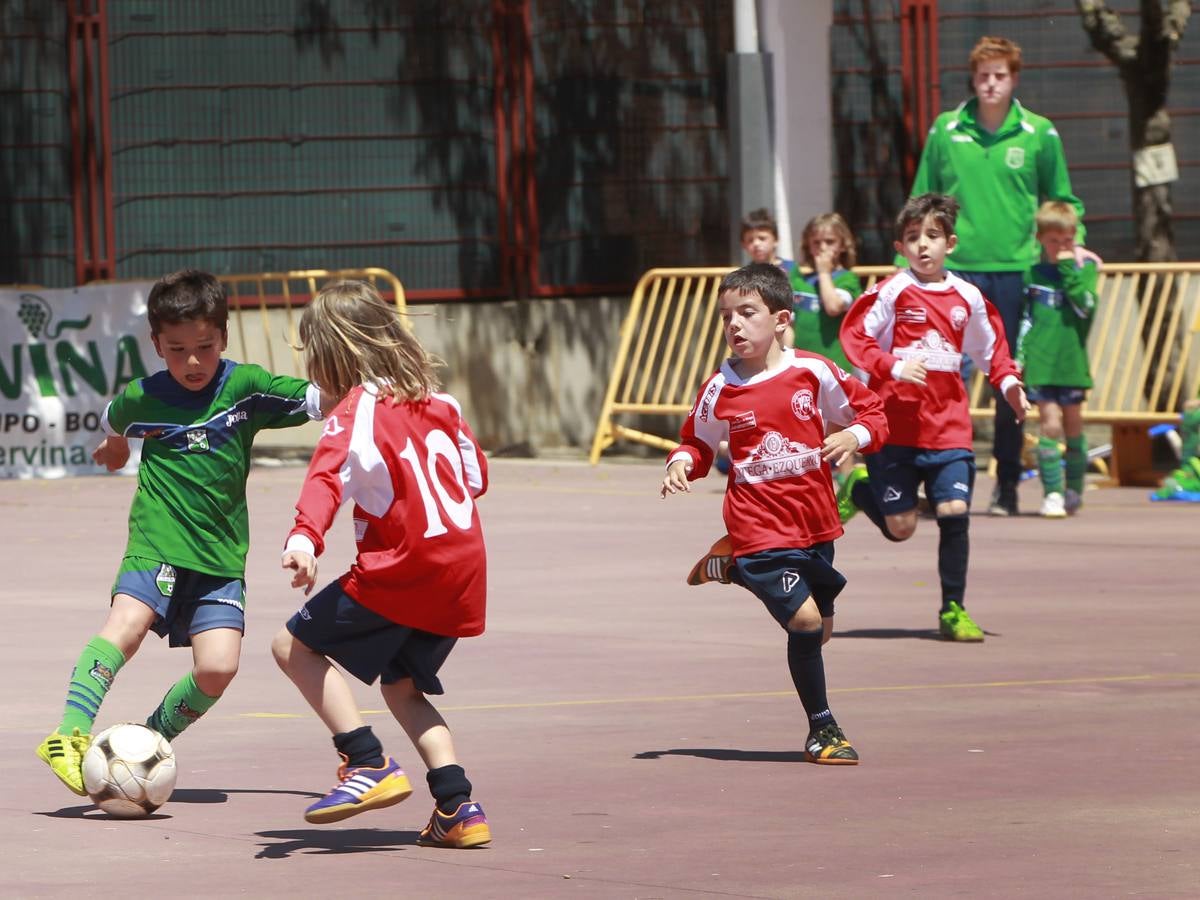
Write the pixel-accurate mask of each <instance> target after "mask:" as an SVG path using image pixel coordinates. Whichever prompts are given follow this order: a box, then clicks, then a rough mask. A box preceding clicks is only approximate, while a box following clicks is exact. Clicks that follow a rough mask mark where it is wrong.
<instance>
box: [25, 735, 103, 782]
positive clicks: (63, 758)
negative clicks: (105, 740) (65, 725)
mask: <svg viewBox="0 0 1200 900" xmlns="http://www.w3.org/2000/svg"><path fill="white" fill-rule="evenodd" d="M91 745H92V736H91V735H90V734H80V733H79V729H78V728H75V729H73V730H72V732H71V734H59V733H58V732H57V731H54V732H51V733H50V734H49V735H47V737H46V739H45V740H44V741H42V742H41V743H40V744H38V748H37V755H38V758H39V759H41V760H42V761H43V762H44V763H45V764H46V765H48V766H49V767H50V771H51V772H53V773H54V774H55V775H57V776H58V780H59V781H61V782H62V783H63V784H65V785H66V786H67V787H68V788H70V790H71V793H73V794H78V795H79V796H80V797H86V796H87V791H85V790H84V789H83V754H85V753H87V749H88V747H90V746H91Z"/></svg>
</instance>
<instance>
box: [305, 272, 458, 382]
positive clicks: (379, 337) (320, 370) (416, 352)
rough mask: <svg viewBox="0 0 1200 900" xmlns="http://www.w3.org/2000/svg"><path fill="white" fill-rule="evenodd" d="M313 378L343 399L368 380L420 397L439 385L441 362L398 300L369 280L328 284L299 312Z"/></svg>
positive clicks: (310, 373)
mask: <svg viewBox="0 0 1200 900" xmlns="http://www.w3.org/2000/svg"><path fill="white" fill-rule="evenodd" d="M296 349H297V350H303V351H304V356H305V363H306V366H307V369H308V377H309V380H311V381H313V382H314V383H316V384H317V385H318V386H319V387H320V388H321V390H322V392H327V393H329V394H330V395H332V396H335V397H338V398H341V397H344V396H346V394H347V393H349V392H350V390H351V389H352V388H354V387H356V386H358V385H360V384H363V383H365V382H372V383H374V384H376V385H377V386H378V388H379V394H380V396H384V397H390V398H391V399H392V401H393V402H395V403H399V402H402V401H410V402H419V401H424V400H426V399H428V397H429V395H430V394H431V393H433V392H434V391H436V390H437V389H438V380H437V376H436V375H435V373H434V369H435V368H436V367H437V366H439V365H440V364H441V362H440V360H438V359H437V358H436V357H433V356H430V355H429V354H428V353H426V352H425V348H424V347H422V346H421V344H420V343H419V342H418V341H417V339H416V337H414V336H413V334H412V332H411V331H409V330H408V327H407V326H406V325H405V324H404V321H403V320H402V319H401V318H400V313H399V311H398V310H397V309H396V307H395V305H394V304H392V303H389V302H387V301H386V300H384V299H383V298H382V297H381V296H379V291H377V290H375V288H374V287H373V286H372V285H370V284H367V283H366V282H364V281H336V282H333V283H332V284H328V285H326V286H325V287H323V288H322V289H321V290H320V292H319V293H318V294H317V295H316V296H315V297H313V299H312V303H310V304H309V305H308V306H307V307H305V309H304V313H303V314H302V315H301V316H300V345H299V346H298V347H297V348H296Z"/></svg>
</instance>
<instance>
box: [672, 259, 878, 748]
mask: <svg viewBox="0 0 1200 900" xmlns="http://www.w3.org/2000/svg"><path fill="white" fill-rule="evenodd" d="M718 297H719V299H718V303H719V308H720V312H721V321H722V322H723V324H724V331H725V340H726V342H727V343H728V344H729V348H730V350H732V351H733V356H732V357H731V358H730V359H728V360H726V361H725V362H724V363H723V364H722V365H721V368H720V369H719V370H718V371H717V372H716V373H715V374H714V375H713V376H712V377H711V378H709V380H708V381H707V382H705V384H704V386H703V387H702V388H701V389H700V393H699V395H698V396H697V398H696V403H695V405H694V406H693V408H692V411H691V413H690V414H689V415H688V418H687V420H686V421H685V422H684V424H683V430H682V435H681V441H682V443H681V444H680V446H679V447H678V448H677V449H676V450H674V451H673V452H672V453H671V455H670V457H669V458H668V460H667V474H666V477H665V478H664V479H663V483H662V488H661V490H660V493H661V495H662V496H663V497H664V498H665V497H666V496H667V495H668V494H675V493H677V492H680V491H684V492H686V491H688V490H690V488H689V486H688V483H689V482H690V481H694V480H695V479H697V478H703V477H704V476H705V475H707V474H708V470H709V468H710V467H711V466H712V464H713V458H714V455H715V454H716V451H717V446H718V444H719V443H720V442H721V441H723V440H728V442H729V455H730V461H731V464H732V465H731V470H730V473H729V476H728V481H727V485H726V489H725V506H724V518H725V527H726V528H727V529H728V531H729V534H728V536H727V537H724V538H722V539H721V540H720V541H718V542H717V544H715V545H714V546H713V548H712V550H711V551H710V552H709V555H708V556H706V557H705V558H704V559H702V560H701V561H700V562H699V563H698V564H697V565H696V568H695V569H694V570H693V572H692V575H691V576H690V577H689V579H688V581H689V583H691V584H702V583H705V582H708V581H721V582H734V583H736V584H740V585H742V586H743V587H745V588H746V589H747V590H749V591H750V592H751V593H753V594H754V595H755V596H757V597H758V598H759V600H761V601H762V603H763V605H764V606H766V608H767V611H768V612H769V613H770V614H771V616H772V617H773V618H774V619H775V621H776V622H778V623H779V625H780V626H781V627H782V628H783V629H784V630H785V631H786V632H787V634H788V642H787V660H788V668H789V669H790V671H791V675H792V682H793V684H794V685H795V686H796V692H797V694H799V696H800V702H801V703H802V704H803V706H804V711H805V713H806V714H807V716H808V738H807V740H806V741H805V745H804V751H805V757H806V758H807V759H808V760H809V761H810V762H814V763H820V764H824V765H856V764H857V763H858V754H857V753H856V752H855V750H854V748H853V747H852V746H851V745H850V742H849V741H848V740H847V739H846V735H845V734H844V733H843V731H842V729H841V727H840V726H839V725H838V723H837V720H836V719H834V717H833V713H832V712H831V711H830V709H829V701H828V698H827V696H826V689H825V666H824V662H823V660H822V657H821V646H822V645H823V644H824V643H825V642H826V641H828V640H829V638H830V637H831V636H832V634H833V606H834V599H835V598H836V597H837V595H838V594H839V593H840V592H841V590H842V588H843V587H845V585H846V579H845V578H844V577H843V576H842V575H841V573H840V572H838V571H837V570H836V569H835V568H834V567H833V541H834V539H835V538H838V537H840V536H841V534H842V526H841V523H840V521H839V519H838V512H837V507H836V504H835V503H834V497H833V482H832V479H831V477H830V473H829V464H830V463H832V464H833V465H838V464H839V463H841V462H842V460H844V459H845V458H847V457H849V456H850V455H851V454H853V453H854V452H855V451H858V450H867V451H873V450H875V449H876V448H877V447H879V446H880V445H881V444H882V442H883V441H884V439H885V438H886V437H887V422H886V420H885V419H884V415H883V407H882V404H881V403H880V401H879V398H878V397H876V396H875V394H874V393H872V392H871V391H870V390H869V389H867V388H866V387H864V386H863V384H862V382H860V381H859V380H858V379H857V378H853V377H851V376H849V375H847V374H846V373H845V372H843V371H841V370H840V369H839V368H838V367H837V366H836V365H834V364H833V363H832V362H830V361H829V360H828V359H826V358H825V357H823V356H817V355H815V354H811V353H805V352H803V351H793V350H791V349H784V348H781V347H780V338H781V336H782V335H783V334H784V333H785V332H786V330H787V328H788V326H789V324H790V322H791V308H792V287H791V284H790V282H789V281H788V277H787V276H786V275H785V274H784V273H783V272H782V271H781V270H780V269H779V268H778V267H776V266H773V265H769V264H765V263H752V264H750V265H748V266H743V267H742V268H740V269H737V270H736V271H734V272H731V273H730V274H729V275H727V276H725V278H724V279H723V280H722V282H721V285H720V287H719V290H718ZM830 428H834V429H840V430H834V431H832V432H831V433H829V434H828V435H827V434H826V431H827V430H828V429H830Z"/></svg>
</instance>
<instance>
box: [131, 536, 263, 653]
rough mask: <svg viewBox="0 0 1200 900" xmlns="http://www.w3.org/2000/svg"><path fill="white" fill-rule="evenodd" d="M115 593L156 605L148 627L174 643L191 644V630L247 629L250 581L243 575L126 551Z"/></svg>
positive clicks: (150, 605) (195, 632)
mask: <svg viewBox="0 0 1200 900" xmlns="http://www.w3.org/2000/svg"><path fill="white" fill-rule="evenodd" d="M117 594H128V595H129V596H130V597H133V598H135V599H137V600H141V601H142V602H143V603H145V604H146V605H147V606H148V607H150V608H151V609H152V610H154V614H155V619H154V624H153V625H151V626H150V628H151V630H152V631H153V632H154V633H155V634H157V635H158V636H159V637H165V638H167V639H168V643H169V645H170V646H172V647H188V646H191V643H192V635H195V634H199V633H200V632H202V631H209V630H211V629H213V628H233V629H236V630H237V631H240V632H242V633H243V634H244V633H245V631H246V613H245V609H246V583H245V582H244V581H242V579H240V578H226V577H225V576H223V575H206V574H205V573H203V572H195V571H193V570H191V569H182V568H178V567H176V566H172V565H169V564H167V563H164V562H157V561H155V560H152V559H143V558H141V557H137V556H127V557H125V558H124V559H123V560H121V568H120V570H119V571H118V572H117V580H116V581H115V582H114V583H113V587H112V596H114V597H115V596H116V595H117Z"/></svg>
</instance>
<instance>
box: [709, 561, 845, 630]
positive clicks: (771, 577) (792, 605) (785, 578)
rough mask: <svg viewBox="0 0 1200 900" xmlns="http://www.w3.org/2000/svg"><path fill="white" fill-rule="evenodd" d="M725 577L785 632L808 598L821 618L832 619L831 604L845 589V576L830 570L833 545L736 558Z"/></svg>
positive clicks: (832, 569)
mask: <svg viewBox="0 0 1200 900" xmlns="http://www.w3.org/2000/svg"><path fill="white" fill-rule="evenodd" d="M729 576H730V580H731V581H733V582H734V584H740V585H741V586H742V587H744V588H746V590H748V591H750V592H751V593H752V594H754V596H756V597H757V598H758V599H759V600H761V601H762V603H763V606H765V607H766V608H767V612H769V613H770V614H771V616H772V618H774V619H775V621H776V622H778V623H779V624H780V625H781V626H783V627H784V628H785V629H786V628H787V625H788V622H790V621H791V619H792V616H794V615H795V614H796V611H797V610H799V609H800V607H801V606H803V605H804V601H805V600H807V599H808V598H809V597H810V596H811V597H812V598H813V600H815V601H816V603H817V609H819V610H820V611H821V617H822V618H829V617H830V616H832V615H833V601H834V599H835V598H836V597H837V595H838V594H840V593H841V592H842V588H844V587H845V586H846V578H845V576H844V575H842V573H841V572H839V571H838V570H837V569H835V568H834V567H833V541H826V542H825V543H823V544H814V545H813V546H811V547H807V548H804V549H800V548H788V549H781V550H762V551H760V552H758V553H750V554H747V555H746V556H739V557H737V558H736V559H734V561H733V568H732V569H731V570H730V572H729Z"/></svg>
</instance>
